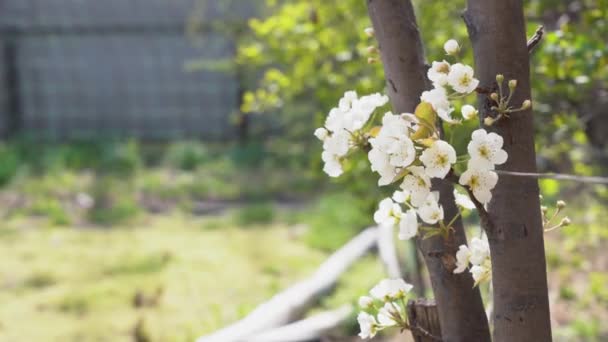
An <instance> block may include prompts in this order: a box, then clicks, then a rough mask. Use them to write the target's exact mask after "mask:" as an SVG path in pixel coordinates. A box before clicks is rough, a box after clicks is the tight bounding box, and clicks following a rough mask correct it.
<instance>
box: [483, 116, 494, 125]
mask: <svg viewBox="0 0 608 342" xmlns="http://www.w3.org/2000/svg"><path fill="white" fill-rule="evenodd" d="M495 121H496V120H494V119H493V118H491V117H489V116H488V117H486V118H485V119H483V123H484V124H485V125H486V126H492V125H493V124H494V122H495Z"/></svg>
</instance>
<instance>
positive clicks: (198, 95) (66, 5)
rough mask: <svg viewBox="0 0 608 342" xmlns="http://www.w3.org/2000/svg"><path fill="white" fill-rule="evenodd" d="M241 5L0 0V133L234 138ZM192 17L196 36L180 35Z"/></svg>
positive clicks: (186, 0)
mask: <svg viewBox="0 0 608 342" xmlns="http://www.w3.org/2000/svg"><path fill="white" fill-rule="evenodd" d="M247 3H248V2H245V1H222V0H217V1H211V0H207V1H204V0H131V1H124V0H104V1H99V0H5V1H3V2H2V3H0V75H1V76H0V113H1V115H0V133H1V134H2V136H5V137H6V136H11V135H17V134H18V135H24V136H28V137H32V138H41V139H51V140H56V139H60V140H66V139H81V138H105V137H125V136H128V137H138V138H144V139H171V138H199V137H201V138H205V139H221V138H227V137H231V136H232V135H233V134H234V128H233V127H232V125H231V122H230V116H231V114H233V113H235V111H237V110H238V106H239V86H240V85H239V81H238V79H237V77H236V75H235V73H234V72H233V71H232V70H209V69H207V70H202V71H197V72H192V71H189V70H187V69H186V68H185V64H186V63H187V62H188V61H189V60H193V59H201V58H202V59H204V60H213V61H218V60H231V59H232V58H233V57H234V54H235V37H234V36H233V35H231V34H230V33H229V32H228V31H226V30H220V29H215V28H214V27H217V26H218V25H215V24H216V23H226V22H228V21H234V22H239V21H240V22H244V21H245V19H246V18H247V17H248V16H250V15H251V14H253V12H254V8H253V6H251V4H249V5H248V4H247ZM193 13H196V14H197V15H198V18H197V20H200V21H201V22H202V25H200V26H201V27H203V32H202V34H201V35H200V36H199V38H198V39H197V41H196V42H194V41H193V40H192V39H191V37H188V36H187V35H186V34H185V25H186V22H187V21H188V19H189V18H190V17H191V16H192V14H193Z"/></svg>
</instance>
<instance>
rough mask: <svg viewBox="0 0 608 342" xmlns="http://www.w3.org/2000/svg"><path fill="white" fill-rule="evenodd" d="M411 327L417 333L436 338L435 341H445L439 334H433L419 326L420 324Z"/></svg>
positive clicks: (432, 338)
mask: <svg viewBox="0 0 608 342" xmlns="http://www.w3.org/2000/svg"><path fill="white" fill-rule="evenodd" d="M409 328H410V330H411V331H412V332H414V333H416V334H417V335H420V336H423V337H427V338H430V339H431V340H435V341H443V340H442V339H441V337H437V336H435V335H433V334H431V333H430V332H428V331H427V330H426V329H424V328H423V327H421V326H419V325H418V324H416V325H410V326H409Z"/></svg>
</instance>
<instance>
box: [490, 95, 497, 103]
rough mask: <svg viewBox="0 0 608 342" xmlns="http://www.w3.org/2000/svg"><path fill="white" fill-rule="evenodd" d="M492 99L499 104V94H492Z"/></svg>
mask: <svg viewBox="0 0 608 342" xmlns="http://www.w3.org/2000/svg"><path fill="white" fill-rule="evenodd" d="M490 98H491V99H492V100H494V101H496V102H498V94H496V93H492V94H490Z"/></svg>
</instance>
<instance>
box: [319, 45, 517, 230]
mask: <svg viewBox="0 0 608 342" xmlns="http://www.w3.org/2000/svg"><path fill="white" fill-rule="evenodd" d="M444 49H445V51H446V54H447V55H448V56H454V55H455V54H457V53H458V51H459V50H460V46H459V45H458V43H457V42H456V41H454V40H450V41H448V42H446V44H445V46H444ZM427 76H428V78H429V80H431V81H432V83H433V86H434V88H433V89H431V90H429V91H425V92H423V93H422V95H421V96H420V104H419V105H418V106H417V107H416V109H415V111H414V113H402V114H394V113H392V112H386V113H385V114H384V115H383V117H382V123H381V125H379V126H373V122H372V121H373V120H371V118H372V114H373V113H374V111H375V110H376V109H378V108H379V107H382V106H384V105H385V104H386V103H387V102H388V98H387V97H386V96H383V95H380V94H377V93H376V94H372V95H368V96H362V97H360V98H359V97H358V96H357V93H355V92H354V91H348V92H346V93H345V94H344V97H342V99H340V102H339V104H338V107H336V108H333V109H332V110H331V111H330V112H329V115H328V116H327V119H326V121H325V124H324V126H323V127H321V128H318V129H317V130H316V131H315V136H317V138H319V139H320V140H321V141H323V153H322V155H321V156H322V159H323V161H324V163H325V166H324V168H323V170H324V171H325V172H326V173H327V174H328V175H330V176H331V177H338V176H340V175H341V174H342V173H343V167H342V165H343V162H344V160H345V159H346V156H347V155H348V154H349V153H350V152H351V151H352V150H354V149H355V148H359V149H362V150H366V151H367V152H368V153H367V157H368V159H369V161H370V164H371V170H372V171H374V172H376V173H378V175H379V176H380V178H379V180H378V185H379V186H386V185H390V184H398V185H399V188H400V189H399V190H398V191H395V193H394V194H393V196H392V197H391V198H385V199H384V200H382V201H381V202H380V204H379V208H378V211H377V212H376V213H375V214H374V220H375V221H376V223H378V224H380V225H384V226H393V227H399V237H400V238H401V239H404V240H405V239H410V238H413V237H415V236H417V235H418V230H419V229H418V220H419V219H420V220H422V221H423V222H424V223H426V224H428V225H438V226H439V227H440V228H441V229H442V230H443V232H444V233H445V231H448V230H449V228H450V225H451V224H452V223H453V221H454V220H455V219H456V218H457V217H453V218H448V219H449V220H450V221H449V223H447V224H446V222H444V211H443V208H442V206H441V205H440V204H439V193H437V192H433V191H431V184H432V183H431V180H432V179H433V178H438V179H444V178H446V177H447V176H448V175H450V174H451V173H452V172H453V167H454V165H455V164H456V163H457V162H465V161H466V159H469V161H468V166H467V169H466V171H465V172H463V173H462V175H460V179H459V180H458V181H459V183H460V184H461V185H463V186H465V187H467V188H468V190H469V192H470V193H471V194H472V195H473V196H474V197H475V199H476V200H477V201H478V202H479V203H480V204H482V205H483V204H487V203H488V202H489V201H490V200H491V198H492V193H491V191H492V189H493V188H494V187H495V186H496V183H497V181H498V175H497V174H496V172H494V171H493V170H494V168H495V166H496V165H500V164H502V163H504V162H506V160H507V153H506V152H505V151H504V150H503V149H502V146H503V139H502V137H501V136H499V135H498V134H496V133H488V132H486V131H485V130H484V129H478V130H476V131H474V132H473V134H472V135H471V141H470V142H469V144H468V147H467V152H468V155H461V156H458V155H457V153H456V150H455V149H454V147H453V146H452V145H451V144H450V143H448V142H447V141H445V140H442V135H441V134H440V131H441V130H440V129H438V128H437V123H436V121H437V118H438V117H439V118H441V119H442V121H443V122H445V123H447V124H451V125H457V124H460V122H461V121H462V120H470V119H473V118H475V117H476V116H477V110H476V109H475V108H474V107H473V106H471V105H464V106H462V107H461V110H460V112H461V118H458V119H457V118H454V117H453V116H452V113H453V111H454V106H453V105H452V102H453V100H455V99H461V98H463V97H465V96H467V95H469V94H471V93H473V92H474V91H475V90H476V89H477V86H478V85H479V81H478V80H477V79H476V78H475V77H474V71H473V68H472V67H471V66H469V65H465V64H462V63H454V64H450V63H449V62H447V61H445V60H443V61H435V62H433V64H432V67H431V68H430V69H429V71H428V75H427ZM501 96H502V92H501ZM505 108H507V107H505ZM455 197H456V199H457V204H459V205H460V206H461V207H462V208H464V209H473V208H474V207H475V206H474V205H473V204H472V202H471V201H469V200H467V199H466V198H465V196H464V195H460V194H459V193H455ZM404 208H405V209H404ZM429 229H430V228H429Z"/></svg>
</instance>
